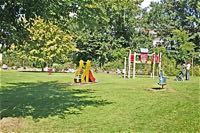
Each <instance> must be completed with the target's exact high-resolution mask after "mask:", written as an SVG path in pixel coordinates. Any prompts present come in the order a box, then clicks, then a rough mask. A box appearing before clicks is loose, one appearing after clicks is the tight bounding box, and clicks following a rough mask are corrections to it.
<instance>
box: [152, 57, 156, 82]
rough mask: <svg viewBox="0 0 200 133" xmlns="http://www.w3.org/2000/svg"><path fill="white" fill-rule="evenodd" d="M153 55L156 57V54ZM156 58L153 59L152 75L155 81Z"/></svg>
mask: <svg viewBox="0 0 200 133" xmlns="http://www.w3.org/2000/svg"><path fill="white" fill-rule="evenodd" d="M153 55H155V53H153ZM154 69H155V58H153V73H152V76H153V79H154V74H155V71H154Z"/></svg>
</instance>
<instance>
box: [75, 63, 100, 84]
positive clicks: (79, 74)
mask: <svg viewBox="0 0 200 133" xmlns="http://www.w3.org/2000/svg"><path fill="white" fill-rule="evenodd" d="M83 67H84V61H83V60H80V61H79V68H78V70H77V71H76V73H75V77H74V82H75V83H88V82H93V83H94V82H95V81H96V79H95V77H94V76H93V74H92V72H91V70H90V68H91V61H90V60H87V62H86V67H85V70H84V69H83Z"/></svg>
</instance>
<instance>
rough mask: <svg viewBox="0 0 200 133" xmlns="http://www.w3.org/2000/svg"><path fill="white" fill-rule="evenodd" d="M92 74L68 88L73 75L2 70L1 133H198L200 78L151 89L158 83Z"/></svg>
mask: <svg viewBox="0 0 200 133" xmlns="http://www.w3.org/2000/svg"><path fill="white" fill-rule="evenodd" d="M95 76H96V78H97V79H98V83H96V84H87V85H71V83H72V82H73V74H66V73H56V74H52V75H48V74H47V73H28V72H15V71H2V72H1V89H0V102H1V106H0V113H1V120H0V122H1V123H0V124H1V130H0V132H20V133H21V132H22V133H23V132H30V133H40V132H41V133H55V132H57V133H68V132H73V133H102V132H105V133H108V132H113V133H114V132H123V133H124V132H170V133H171V132H200V87H199V77H194V78H193V77H192V78H191V80H190V81H183V82H176V81H173V77H169V79H167V86H165V88H166V89H164V90H158V91H156V90H154V91H152V88H157V87H159V86H158V85H157V81H158V79H150V78H145V77H143V78H142V77H140V78H136V79H134V80H133V79H129V80H128V79H123V78H120V77H118V76H116V75H108V74H95Z"/></svg>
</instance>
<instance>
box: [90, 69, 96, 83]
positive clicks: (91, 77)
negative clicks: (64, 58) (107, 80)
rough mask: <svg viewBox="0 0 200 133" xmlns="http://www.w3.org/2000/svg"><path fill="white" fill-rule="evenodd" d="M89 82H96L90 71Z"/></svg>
mask: <svg viewBox="0 0 200 133" xmlns="http://www.w3.org/2000/svg"><path fill="white" fill-rule="evenodd" d="M89 80H90V82H95V80H96V79H95V77H94V76H93V74H92V72H91V71H90V70H89Z"/></svg>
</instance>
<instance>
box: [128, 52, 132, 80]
mask: <svg viewBox="0 0 200 133" xmlns="http://www.w3.org/2000/svg"><path fill="white" fill-rule="evenodd" d="M130 77H131V50H129V56H128V78H130Z"/></svg>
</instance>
